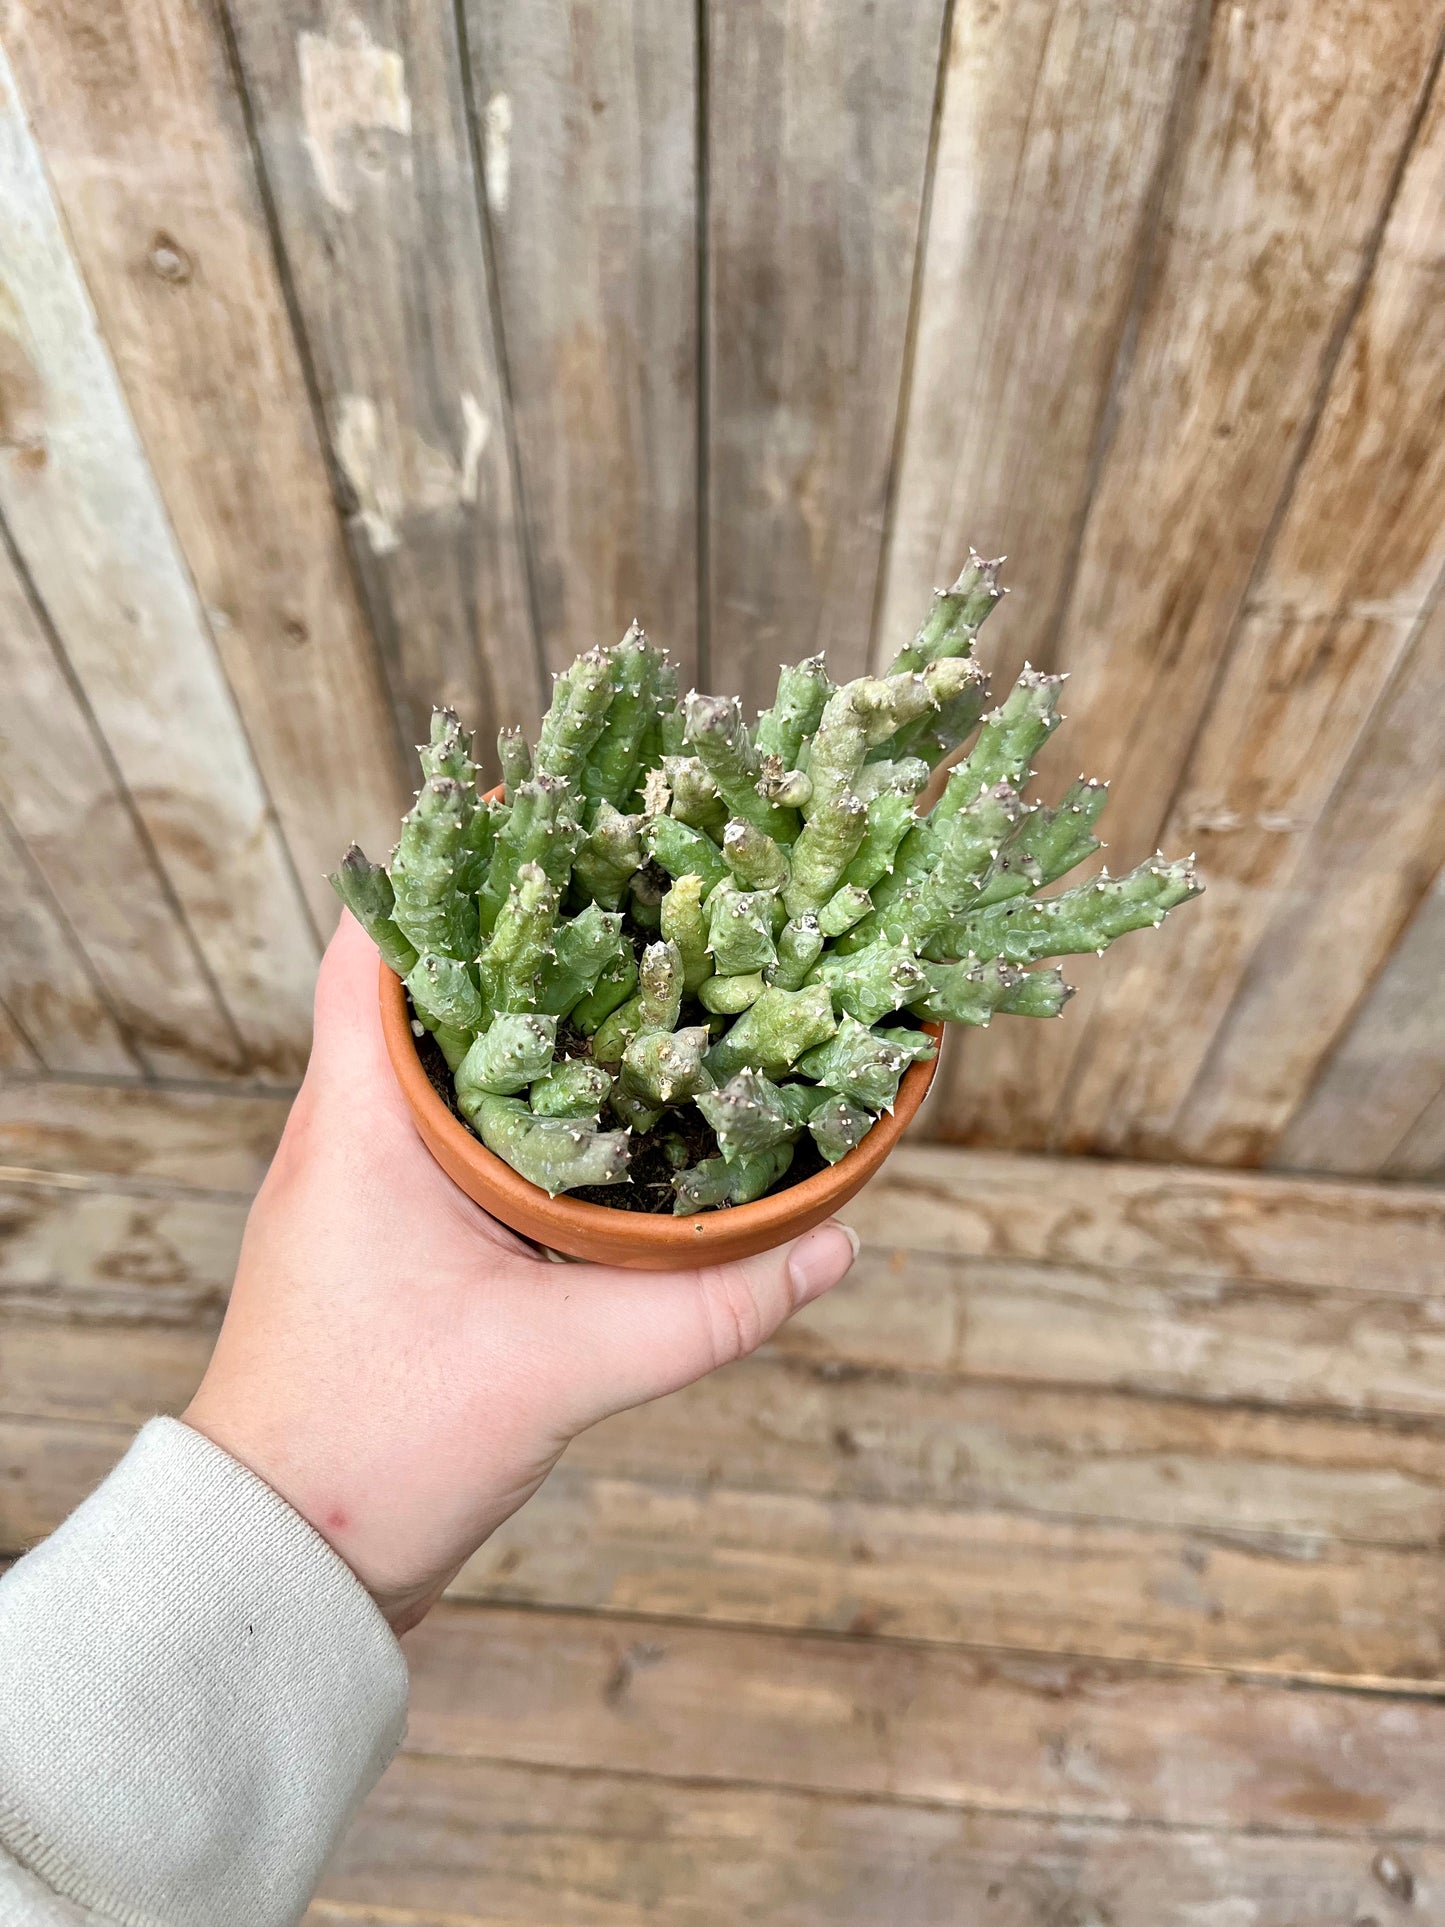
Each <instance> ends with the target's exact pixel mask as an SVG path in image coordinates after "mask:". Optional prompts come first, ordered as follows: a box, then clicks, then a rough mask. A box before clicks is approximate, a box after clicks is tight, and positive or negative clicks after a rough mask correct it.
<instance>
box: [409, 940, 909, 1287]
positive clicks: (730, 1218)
mask: <svg viewBox="0 0 1445 1927" xmlns="http://www.w3.org/2000/svg"><path fill="white" fill-rule="evenodd" d="M380 995H381V1016H382V1027H383V1030H384V1032H385V1036H386V1045H387V1054H388V1056H389V1057H390V1059H391V1063H392V1068H393V1070H394V1071H395V1073H396V1077H397V1081H398V1083H399V1084H400V1085H401V1089H402V1094H403V1096H404V1097H405V1098H406V1101H407V1104H408V1106H409V1107H410V1109H411V1111H412V1113H413V1115H414V1116H415V1117H416V1120H417V1123H418V1125H419V1126H420V1127H421V1130H422V1136H423V1139H424V1140H425V1141H427V1143H428V1148H431V1144H432V1141H433V1140H436V1148H437V1150H441V1151H444V1152H446V1153H447V1154H449V1158H450V1160H451V1161H454V1163H455V1164H456V1165H457V1166H458V1167H460V1169H461V1170H464V1171H465V1172H466V1173H467V1175H468V1177H469V1178H471V1179H472V1180H473V1181H474V1183H475V1186H476V1189H475V1190H474V1189H473V1187H472V1185H471V1184H464V1185H463V1186H462V1188H463V1189H464V1190H466V1191H467V1192H468V1194H469V1195H471V1196H473V1197H475V1198H476V1201H477V1202H478V1203H479V1204H481V1205H482V1206H483V1208H484V1209H488V1210H491V1211H492V1213H493V1215H494V1216H495V1217H497V1218H499V1219H501V1221H502V1222H503V1223H504V1224H507V1225H510V1226H511V1227H512V1228H513V1229H514V1230H518V1231H520V1233H521V1235H522V1236H524V1237H531V1238H536V1236H537V1232H536V1230H535V1229H534V1228H532V1227H535V1226H536V1225H537V1224H538V1222H539V1221H542V1222H545V1223H546V1224H547V1225H548V1226H549V1227H551V1232H550V1234H549V1237H548V1239H547V1242H549V1243H553V1244H555V1245H556V1247H557V1248H558V1249H559V1250H563V1251H571V1252H574V1253H575V1252H576V1251H578V1250H585V1249H589V1248H593V1249H595V1248H596V1247H597V1245H598V1243H599V1239H600V1241H601V1242H602V1243H604V1244H606V1245H608V1246H612V1245H615V1244H616V1243H617V1241H618V1240H619V1238H621V1239H623V1240H625V1241H626V1242H628V1243H631V1244H634V1245H635V1246H636V1247H637V1248H638V1250H639V1251H646V1252H648V1253H650V1254H652V1255H654V1256H660V1255H663V1254H666V1256H667V1257H668V1258H669V1259H672V1258H675V1259H676V1260H677V1261H678V1262H679V1263H681V1264H696V1263H697V1262H698V1261H699V1260H700V1259H702V1260H706V1259H707V1258H708V1257H710V1256H711V1255H713V1254H712V1253H711V1252H710V1251H709V1246H710V1245H711V1244H712V1243H714V1242H715V1241H716V1242H717V1243H726V1244H727V1245H729V1246H735V1245H738V1244H739V1243H741V1242H747V1243H750V1244H751V1243H753V1242H754V1241H755V1240H756V1241H758V1243H757V1248H758V1249H766V1248H768V1247H769V1246H771V1245H776V1244H783V1243H786V1242H787V1240H788V1239H789V1237H790V1236H792V1235H794V1233H793V1231H792V1230H791V1227H792V1226H794V1225H795V1224H797V1225H799V1227H800V1229H802V1228H806V1227H805V1226H802V1225H801V1222H800V1221H802V1220H804V1219H810V1220H811V1221H812V1222H814V1223H816V1222H819V1221H820V1220H821V1218H822V1217H824V1216H827V1215H828V1212H829V1210H830V1208H831V1207H833V1206H841V1205H842V1204H844V1203H846V1202H847V1200H848V1199H849V1198H850V1197H851V1196H853V1194H854V1193H855V1192H856V1191H857V1190H858V1188H859V1187H860V1185H861V1184H863V1183H864V1182H865V1181H866V1180H867V1179H868V1178H869V1177H871V1176H872V1175H873V1173H874V1172H875V1171H876V1170H878V1169H879V1167H880V1166H881V1165H882V1164H883V1163H884V1161H885V1160H886V1159H887V1157H888V1155H889V1153H890V1152H891V1151H892V1150H893V1148H894V1146H895V1145H896V1144H897V1142H898V1140H899V1138H900V1137H901V1136H902V1135H903V1131H904V1129H905V1128H906V1126H907V1125H908V1124H909V1123H910V1122H911V1121H912V1119H913V1117H914V1115H915V1113H916V1112H917V1110H918V1107H919V1105H920V1104H922V1102H923V1100H924V1098H925V1096H926V1095H927V1093H928V1087H929V1085H930V1084H931V1083H932V1081H933V1076H934V1071H935V1069H936V1067H937V1064H938V1057H937V1055H935V1056H934V1057H933V1058H932V1059H930V1060H929V1061H928V1062H927V1063H919V1064H911V1065H910V1066H909V1067H908V1069H907V1071H905V1073H904V1076H903V1081H902V1083H901V1084H900V1086H899V1089H898V1096H897V1099H896V1100H895V1102H894V1106H893V1110H892V1112H891V1114H890V1113H885V1114H884V1115H883V1116H882V1117H880V1118H879V1119H878V1121H877V1123H876V1124H874V1126H873V1128H872V1129H871V1130H870V1131H869V1133H868V1135H867V1136H866V1137H865V1138H864V1139H863V1141H862V1143H861V1144H859V1145H857V1146H856V1147H855V1148H854V1149H853V1150H852V1151H850V1152H848V1154H847V1155H846V1157H842V1158H840V1159H839V1160H838V1162H837V1163H836V1164H832V1165H829V1166H828V1167H827V1169H826V1170H823V1171H817V1172H815V1173H814V1174H813V1176H812V1177H810V1178H803V1179H801V1180H800V1181H799V1182H798V1183H797V1184H792V1185H787V1186H785V1187H784V1188H783V1189H782V1190H781V1191H777V1192H773V1193H771V1194H770V1195H769V1196H767V1197H764V1198H758V1199H757V1200H756V1201H755V1202H754V1203H752V1204H736V1205H730V1206H729V1207H728V1208H727V1209H726V1210H725V1211H707V1212H700V1213H698V1214H697V1215H696V1216H693V1217H685V1218H674V1217H667V1216H664V1215H663V1214H661V1213H659V1212H644V1211H626V1210H623V1209H621V1208H617V1207H614V1206H611V1205H605V1204H589V1203H587V1202H585V1201H584V1200H582V1199H579V1198H570V1197H568V1195H567V1193H566V1192H565V1191H562V1192H559V1193H558V1194H557V1196H556V1197H551V1196H549V1195H548V1193H547V1192H546V1191H544V1190H542V1189H541V1187H540V1186H538V1185H535V1184H532V1183H530V1182H529V1181H528V1180H527V1179H526V1178H524V1177H522V1176H521V1175H520V1174H519V1173H518V1172H516V1171H514V1170H513V1169H512V1167H511V1165H510V1164H508V1163H506V1162H505V1160H504V1159H502V1158H499V1157H497V1156H496V1154H495V1153H494V1152H492V1151H489V1150H488V1149H487V1147H486V1145H484V1144H483V1143H482V1142H481V1140H480V1139H479V1138H476V1137H474V1136H473V1135H472V1133H471V1132H470V1131H469V1130H468V1129H467V1127H466V1126H465V1125H464V1124H463V1123H462V1122H461V1120H460V1119H459V1118H457V1117H456V1116H454V1115H453V1113H452V1112H451V1110H450V1109H449V1108H448V1107H447V1105H446V1104H444V1103H443V1102H442V1100H441V1098H440V1097H439V1096H438V1095H437V1093H436V1092H435V1091H434V1090H433V1089H432V1085H431V1080H430V1079H429V1078H428V1076H427V1074H426V1072H425V1070H424V1069H423V1068H422V1062H421V1059H420V1057H419V1056H418V1055H417V1051H416V1038H415V1036H414V1034H413V1032H412V1028H411V1012H410V1006H409V1005H408V1002H407V996H406V989H405V986H404V985H403V984H402V981H401V979H400V978H399V977H398V976H396V974H395V973H394V972H393V971H391V970H389V969H388V968H387V966H386V965H385V964H384V963H383V964H381V966H380ZM921 1028H922V1029H923V1030H924V1031H925V1032H926V1033H927V1035H928V1036H930V1037H932V1038H933V1039H934V1041H935V1043H940V1042H941V1040H942V1037H943V1028H944V1027H943V1025H942V1024H938V1023H925V1024H923V1025H922V1026H921ZM433 1155H436V1151H433ZM438 1161H439V1162H443V1168H445V1161H444V1160H442V1159H439V1160H438ZM452 1175H453V1176H454V1178H455V1173H453V1174H452ZM519 1220H520V1222H519ZM710 1234H713V1235H710Z"/></svg>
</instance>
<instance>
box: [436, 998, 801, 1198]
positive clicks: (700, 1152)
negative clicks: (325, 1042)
mask: <svg viewBox="0 0 1445 1927" xmlns="http://www.w3.org/2000/svg"><path fill="white" fill-rule="evenodd" d="M704 1015H705V1013H704V1012H703V1010H702V1006H701V1005H696V1006H691V1007H689V1006H685V1007H684V1010H683V1021H684V1022H687V1021H689V1019H691V1020H692V1021H697V1020H698V1019H699V1018H701V1017H703V1016H704ZM416 1030H417V1025H416V1019H415V1016H414V1015H413V1018H412V1036H413V1038H415V1040H416V1054H417V1057H418V1058H419V1060H420V1062H421V1067H422V1069H423V1070H424V1071H425V1072H426V1078H427V1082H428V1083H429V1084H430V1085H431V1087H432V1089H433V1090H434V1091H435V1092H436V1094H437V1096H438V1097H439V1098H440V1099H441V1101H442V1103H443V1104H445V1105H446V1107H447V1109H448V1110H449V1111H450V1112H451V1114H452V1116H453V1117H454V1118H456V1120H457V1122H458V1123H459V1124H462V1125H464V1126H465V1127H466V1128H467V1129H468V1130H470V1129H471V1126H470V1125H469V1124H467V1121H466V1119H465V1118H464V1117H463V1116H462V1114H461V1112H460V1111H459V1110H458V1109H457V1094H456V1091H455V1089H454V1088H453V1086H452V1074H451V1072H450V1070H448V1068H447V1060H446V1059H445V1057H443V1056H442V1051H441V1045H440V1044H438V1042H437V1040H436V1039H435V1037H433V1036H432V1034H431V1032H430V1031H429V1030H424V1031H423V1032H422V1034H421V1036H420V1037H417V1035H416ZM557 1054H558V1056H559V1057H568V1058H572V1057H590V1056H591V1055H592V1040H591V1038H590V1037H585V1036H584V1035H583V1034H582V1032H581V1031H579V1030H577V1029H576V1028H575V1027H574V1026H573V1025H572V1024H569V1023H562V1024H560V1025H558V1027H557ZM679 1138H680V1139H681V1140H682V1150H681V1151H679V1148H678V1144H677V1140H678V1139H679ZM670 1151H671V1152H674V1153H676V1154H677V1155H678V1156H679V1157H682V1151H685V1152H686V1156H685V1157H682V1168H685V1167H686V1166H687V1165H689V1164H700V1163H701V1162H702V1160H703V1159H704V1158H715V1157H716V1156H717V1155H718V1148H717V1137H716V1135H715V1133H714V1131H713V1128H712V1126H711V1125H710V1124H709V1123H708V1121H707V1119H706V1118H705V1117H704V1116H703V1114H702V1112H701V1111H700V1110H699V1109H698V1108H697V1106H696V1105H695V1104H683V1105H680V1106H679V1107H678V1108H677V1109H676V1110H672V1111H665V1112H664V1113H663V1115H662V1117H661V1118H660V1119H659V1121H658V1122H657V1124H655V1125H654V1126H653V1128H652V1129H651V1130H650V1131H647V1132H644V1133H642V1134H641V1135H640V1136H637V1137H634V1138H633V1140H632V1163H631V1167H630V1175H629V1177H628V1179H627V1182H626V1183H625V1184H584V1185H581V1186H579V1187H578V1189H577V1190H575V1191H565V1192H563V1193H562V1195H563V1196H564V1197H568V1198H580V1199H581V1201H582V1203H583V1204H601V1205H606V1206H607V1207H608V1208H609V1209H611V1210H613V1211H649V1212H657V1213H661V1214H663V1215H670V1214H671V1212H672V1201H673V1196H674V1193H673V1189H672V1177H673V1173H674V1171H676V1170H677V1169H679V1168H680V1167H679V1165H678V1164H677V1163H675V1162H674V1161H673V1157H672V1156H670V1155H669V1152H670ZM826 1169H827V1166H826V1164H825V1162H824V1159H823V1156H822V1153H821V1152H820V1151H819V1149H818V1147H817V1145H816V1144H815V1143H814V1142H813V1140H812V1138H811V1137H810V1136H809V1135H808V1133H807V1132H806V1131H805V1132H804V1133H803V1134H802V1136H801V1137H800V1138H798V1139H797V1140H796V1141H795V1142H794V1145H793V1161H792V1163H791V1164H790V1165H789V1166H788V1168H787V1170H786V1171H785V1172H784V1173H783V1175H782V1177H781V1178H779V1180H778V1182H777V1183H776V1184H774V1185H773V1186H772V1187H771V1188H770V1189H769V1190H768V1191H767V1193H766V1194H765V1195H766V1196H768V1197H772V1196H774V1194H775V1193H777V1192H779V1191H786V1190H787V1189H788V1188H789V1186H790V1185H794V1184H801V1183H802V1181H803V1179H804V1178H811V1177H812V1176H814V1174H815V1173H817V1172H819V1171H823V1170H826ZM718 1209H719V1210H726V1209H727V1207H726V1206H725V1205H720V1206H719V1207H718Z"/></svg>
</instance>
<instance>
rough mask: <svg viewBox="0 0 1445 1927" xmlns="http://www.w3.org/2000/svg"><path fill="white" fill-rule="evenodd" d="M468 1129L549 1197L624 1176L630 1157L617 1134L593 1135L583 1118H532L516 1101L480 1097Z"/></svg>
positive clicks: (623, 1138) (613, 1181)
mask: <svg viewBox="0 0 1445 1927" xmlns="http://www.w3.org/2000/svg"><path fill="white" fill-rule="evenodd" d="M472 1123H473V1124H474V1125H475V1127H476V1129H477V1131H478V1133H479V1135H480V1137H481V1140H482V1142H483V1144H485V1145H486V1147H487V1149H488V1150H489V1151H492V1152H495V1154H496V1155H497V1156H498V1157H499V1158H504V1159H505V1160H506V1162H507V1163H508V1164H510V1165H511V1167H512V1169H513V1170H514V1171H516V1172H518V1173H519V1174H520V1175H521V1176H522V1177H524V1178H526V1179H527V1181H528V1183H529V1184H535V1185H539V1186H540V1187H541V1188H542V1190H544V1191H546V1192H548V1193H549V1194H550V1195H551V1196H553V1197H555V1196H556V1195H557V1193H558V1192H559V1191H573V1190H576V1189H577V1187H578V1186H579V1185H584V1184H621V1183H622V1182H623V1181H624V1179H625V1178H626V1176H627V1166H628V1160H629V1157H630V1155H631V1154H630V1151H629V1147H628V1142H627V1137H626V1134H625V1133H624V1132H622V1131H598V1130H595V1129H593V1128H592V1127H591V1126H590V1125H589V1124H588V1123H587V1121H586V1120H585V1119H583V1118H568V1117H534V1116H533V1114H532V1113H531V1112H530V1111H529V1110H528V1109H527V1107H526V1105H525V1104H524V1103H523V1102H522V1101H521V1099H520V1098H516V1097H483V1098H482V1099H481V1100H480V1102H479V1103H478V1106H477V1111H476V1116H475V1117H474V1118H473V1119H472Z"/></svg>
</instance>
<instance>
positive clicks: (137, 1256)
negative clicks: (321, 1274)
mask: <svg viewBox="0 0 1445 1927" xmlns="http://www.w3.org/2000/svg"><path fill="white" fill-rule="evenodd" d="M77 1182H81V1183H83V1181H77V1180H70V1181H69V1182H67V1181H66V1180H65V1179H63V1178H61V1179H53V1180H51V1181H50V1182H48V1183H47V1182H36V1183H21V1182H18V1181H16V1180H13V1179H10V1180H7V1181H5V1182H3V1183H0V1310H4V1311H6V1312H7V1313H11V1314H13V1315H16V1316H25V1317H40V1318H54V1319H58V1320H62V1321H64V1320H107V1319H110V1320H117V1321H121V1322H127V1321H137V1322H139V1323H143V1324H176V1325H188V1324H195V1323H197V1322H200V1323H205V1322H207V1321H209V1320H212V1319H214V1318H215V1317H216V1315H217V1314H218V1313H219V1311H220V1310H221V1308H222V1307H223V1306H224V1304H225V1302H226V1294H227V1292H228V1291H229V1290H230V1288H231V1278H232V1276H233V1274H234V1272H235V1268H236V1254H237V1252H238V1251H239V1250H240V1245H241V1229H242V1226H243V1225H244V1223H245V1219H246V1207H245V1204H244V1203H243V1202H242V1201H241V1200H240V1199H228V1198H224V1197H220V1198H217V1197H211V1196H200V1197H194V1196H193V1197H186V1196H180V1197H145V1196H143V1195H136V1194H125V1193H118V1192H101V1191H92V1190H90V1189H88V1188H82V1189H76V1188H74V1186H75V1185H76V1183H77Z"/></svg>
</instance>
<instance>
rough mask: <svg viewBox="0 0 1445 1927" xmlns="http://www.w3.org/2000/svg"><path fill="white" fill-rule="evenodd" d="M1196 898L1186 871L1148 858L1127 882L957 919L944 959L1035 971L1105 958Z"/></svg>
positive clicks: (1087, 886) (1083, 887)
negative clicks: (1047, 964)
mask: <svg viewBox="0 0 1445 1927" xmlns="http://www.w3.org/2000/svg"><path fill="white" fill-rule="evenodd" d="M1198 894H1199V882H1198V879H1197V877H1196V876H1195V874H1194V868H1193V865H1192V864H1190V863H1187V862H1174V863H1167V862H1165V861H1164V859H1163V858H1162V857H1155V858H1153V859H1151V861H1149V862H1148V863H1141V864H1140V865H1139V866H1138V868H1137V869H1134V870H1131V871H1130V872H1129V874H1128V875H1127V876H1123V877H1110V876H1102V877H1097V878H1096V879H1095V880H1094V881H1093V882H1092V883H1080V884H1077V885H1076V886H1075V887H1074V888H1073V889H1072V890H1065V891H1063V892H1062V893H1061V894H1060V895H1059V896H1056V897H1044V898H1042V899H1034V898H1031V897H1015V898H1014V899H1013V900H1012V901H1011V902H1008V903H999V904H995V905H994V906H993V907H992V908H991V909H988V910H980V911H978V912H976V913H974V914H972V915H969V916H966V917H962V918H960V920H959V921H958V922H957V923H956V924H955V925H954V927H953V929H952V931H951V932H950V935H949V942H950V945H951V950H950V954H951V955H953V956H955V957H977V958H978V959H980V961H983V962H987V960H988V959H989V958H991V957H1003V958H1005V959H1006V960H1007V961H1008V962H1009V963H1035V962H1037V960H1038V959H1039V958H1040V957H1065V956H1078V955H1082V954H1083V952H1084V951H1086V950H1106V949H1107V948H1108V946H1109V945H1110V944H1111V943H1113V942H1114V941H1115V939H1116V938H1118V937H1122V936H1124V935H1125V934H1126V933H1127V932H1129V931H1130V930H1143V929H1144V928H1145V927H1146V926H1148V925H1150V924H1160V923H1162V922H1163V921H1164V917H1165V914H1166V913H1167V912H1168V911H1170V910H1172V909H1173V908H1174V907H1175V906H1176V904H1180V903H1185V902H1187V901H1188V899H1189V898H1190V897H1193V896H1197V895H1198Z"/></svg>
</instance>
